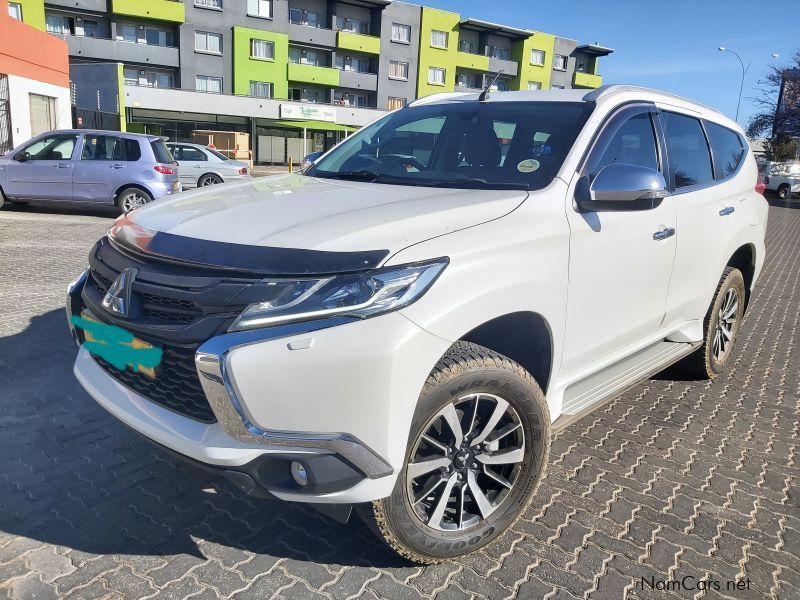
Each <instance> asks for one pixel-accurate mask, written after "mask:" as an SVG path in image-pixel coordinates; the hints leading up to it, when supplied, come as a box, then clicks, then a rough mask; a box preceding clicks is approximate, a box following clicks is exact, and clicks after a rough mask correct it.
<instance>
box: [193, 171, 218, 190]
mask: <svg viewBox="0 0 800 600" xmlns="http://www.w3.org/2000/svg"><path fill="white" fill-rule="evenodd" d="M218 183H222V178H221V177H220V176H219V175H214V173H206V174H205V175H203V176H202V177H200V179H198V180H197V187H205V186H207V185H217V184H218Z"/></svg>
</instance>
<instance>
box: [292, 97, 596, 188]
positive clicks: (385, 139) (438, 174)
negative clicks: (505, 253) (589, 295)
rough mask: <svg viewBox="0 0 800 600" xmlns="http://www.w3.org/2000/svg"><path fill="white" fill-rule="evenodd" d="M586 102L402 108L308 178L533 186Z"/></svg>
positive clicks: (568, 137) (557, 161)
mask: <svg viewBox="0 0 800 600" xmlns="http://www.w3.org/2000/svg"><path fill="white" fill-rule="evenodd" d="M592 108H593V104H590V103H588V102H477V101H474V100H470V101H466V102H451V103H447V104H429V105H423V106H416V107H409V108H405V109H402V110H399V111H396V112H393V113H391V114H389V115H387V116H386V117H385V118H383V119H381V120H379V121H377V122H375V123H373V124H372V125H369V126H368V127H365V128H364V129H362V130H361V131H359V132H358V133H356V134H355V135H353V136H351V137H350V138H348V139H347V140H346V141H344V142H342V143H341V144H340V145H339V146H337V147H336V148H334V149H333V150H332V151H331V152H330V153H329V154H328V155H327V156H325V157H324V158H323V159H321V160H320V161H319V162H318V163H316V164H315V165H313V166H312V167H311V169H309V171H308V172H307V175H309V176H311V177H323V178H331V179H349V180H357V181H370V182H376V183H392V184H400V185H420V186H432V187H455V188H473V189H507V188H512V189H526V190H533V189H540V188H543V187H545V186H547V185H548V184H549V183H550V182H551V181H552V180H553V177H555V175H556V173H557V172H558V169H559V167H560V166H561V163H562V162H563V161H564V158H565V157H566V155H567V152H568V151H569V149H570V147H571V146H572V144H573V142H574V141H575V138H576V137H577V135H578V132H579V131H580V129H581V127H583V124H584V123H585V122H586V119H587V118H588V116H589V114H590V113H591V111H592Z"/></svg>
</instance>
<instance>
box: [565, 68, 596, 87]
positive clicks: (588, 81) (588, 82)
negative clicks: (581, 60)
mask: <svg viewBox="0 0 800 600" xmlns="http://www.w3.org/2000/svg"><path fill="white" fill-rule="evenodd" d="M572 85H574V86H575V87H580V88H592V89H595V88H599V87H600V86H601V85H603V77H602V76H600V75H594V74H592V73H581V72H579V71H578V72H576V73H575V75H573V76H572Z"/></svg>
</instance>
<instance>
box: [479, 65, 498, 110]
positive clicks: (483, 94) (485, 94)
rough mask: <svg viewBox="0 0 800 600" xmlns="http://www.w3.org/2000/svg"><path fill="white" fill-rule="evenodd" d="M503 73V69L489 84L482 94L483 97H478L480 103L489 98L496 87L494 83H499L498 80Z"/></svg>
mask: <svg viewBox="0 0 800 600" xmlns="http://www.w3.org/2000/svg"><path fill="white" fill-rule="evenodd" d="M502 72H503V69H500V70H499V71H498V72H497V73H495V74H494V78H493V79H492V80H491V81H490V82H489V85H487V86H486V87H485V88H484V89H483V91H482V92H481V95H480V96H478V102H483V101H484V100H486V98H488V97H489V90H490V89H491V87H492V86H493V85H494V82H495V81H497V78H498V77H500V74H501V73H502Z"/></svg>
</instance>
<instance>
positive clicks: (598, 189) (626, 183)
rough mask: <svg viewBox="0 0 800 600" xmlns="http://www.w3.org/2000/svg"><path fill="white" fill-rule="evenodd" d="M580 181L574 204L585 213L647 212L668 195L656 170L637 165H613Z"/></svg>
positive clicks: (663, 181) (665, 183)
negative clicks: (590, 177)
mask: <svg viewBox="0 0 800 600" xmlns="http://www.w3.org/2000/svg"><path fill="white" fill-rule="evenodd" d="M583 179H584V180H585V181H582V182H580V183H581V185H579V186H578V190H577V192H578V193H577V194H576V201H577V204H578V207H579V208H580V209H581V210H584V211H587V212H588V211H599V210H614V209H616V210H647V209H650V208H655V207H656V206H658V205H659V203H660V202H661V200H663V199H664V198H666V197H667V196H668V195H669V190H668V189H667V182H666V181H665V180H664V176H663V175H662V174H661V173H660V172H659V171H657V170H655V169H651V168H649V167H642V166H639V165H630V164H626V163H612V164H610V165H608V166H606V167H603V169H601V170H600V172H599V173H598V174H597V175H596V176H595V178H594V180H592V181H591V183H589V181H588V178H587V177H584V178H583Z"/></svg>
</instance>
